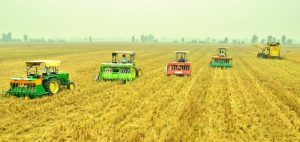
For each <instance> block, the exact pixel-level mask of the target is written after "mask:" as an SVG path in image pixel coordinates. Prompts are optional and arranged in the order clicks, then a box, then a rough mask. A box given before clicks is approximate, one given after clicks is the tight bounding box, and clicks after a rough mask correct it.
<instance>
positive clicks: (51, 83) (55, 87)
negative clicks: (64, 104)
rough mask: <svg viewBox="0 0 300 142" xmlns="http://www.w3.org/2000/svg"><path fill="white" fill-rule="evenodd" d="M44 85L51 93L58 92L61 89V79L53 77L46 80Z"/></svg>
mask: <svg viewBox="0 0 300 142" xmlns="http://www.w3.org/2000/svg"><path fill="white" fill-rule="evenodd" d="M44 87H45V89H46V91H48V92H49V93H50V94H51V95H54V94H57V93H58V92H59V91H60V82H59V80H57V79H55V78H52V79H50V80H48V81H45V83H44Z"/></svg>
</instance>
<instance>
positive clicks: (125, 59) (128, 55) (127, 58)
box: [112, 51, 135, 63]
mask: <svg viewBox="0 0 300 142" xmlns="http://www.w3.org/2000/svg"><path fill="white" fill-rule="evenodd" d="M119 55H121V58H120V56H119ZM134 57H135V52H133V51H115V52H113V53H112V63H134Z"/></svg>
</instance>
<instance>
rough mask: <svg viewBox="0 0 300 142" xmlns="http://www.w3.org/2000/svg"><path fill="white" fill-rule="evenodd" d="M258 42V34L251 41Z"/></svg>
mask: <svg viewBox="0 0 300 142" xmlns="http://www.w3.org/2000/svg"><path fill="white" fill-rule="evenodd" d="M257 42H258V36H257V35H253V36H252V39H251V43H257Z"/></svg>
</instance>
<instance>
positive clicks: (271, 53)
mask: <svg viewBox="0 0 300 142" xmlns="http://www.w3.org/2000/svg"><path fill="white" fill-rule="evenodd" d="M256 47H258V48H260V49H262V51H261V52H259V53H258V54H257V57H260V58H264V59H268V58H273V59H274V58H277V59H280V43H279V42H270V43H269V42H268V43H267V46H266V47H264V48H261V47H259V46H256Z"/></svg>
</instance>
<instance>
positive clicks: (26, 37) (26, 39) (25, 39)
mask: <svg viewBox="0 0 300 142" xmlns="http://www.w3.org/2000/svg"><path fill="white" fill-rule="evenodd" d="M23 37H24V42H27V41H28V35H27V34H24V36H23Z"/></svg>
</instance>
